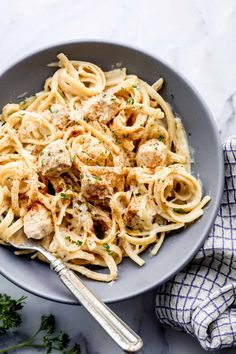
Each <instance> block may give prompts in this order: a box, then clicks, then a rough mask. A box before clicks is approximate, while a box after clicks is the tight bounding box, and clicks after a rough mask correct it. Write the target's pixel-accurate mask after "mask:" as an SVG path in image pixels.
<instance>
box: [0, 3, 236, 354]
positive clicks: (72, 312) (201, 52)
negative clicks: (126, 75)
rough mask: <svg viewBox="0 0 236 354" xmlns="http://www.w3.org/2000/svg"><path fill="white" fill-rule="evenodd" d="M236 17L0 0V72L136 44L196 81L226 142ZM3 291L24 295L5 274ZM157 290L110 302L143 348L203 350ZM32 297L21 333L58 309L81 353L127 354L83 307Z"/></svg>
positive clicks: (192, 9) (209, 6) (149, 353)
mask: <svg viewBox="0 0 236 354" xmlns="http://www.w3.org/2000/svg"><path fill="white" fill-rule="evenodd" d="M235 18H236V2H235V0H224V1H222V0H211V1H207V0H178V1H176V0H165V1H163V0H148V1H144V0H119V1H114V0H103V1H96V0H86V1H79V0H66V1H65V0H34V1H30V0H7V1H3V0H1V1H0V38H1V41H0V72H2V71H3V70H4V68H6V67H8V66H9V65H10V64H11V63H13V62H15V61H16V60H18V59H19V58H21V57H23V56H25V55H27V54H28V53H31V52H32V51H34V50H36V49H38V48H42V47H45V46H47V45H49V44H55V43H58V42H65V41H68V40H73V39H74V40H75V39H102V40H112V41H119V42H123V43H126V44H130V45H135V46H138V47H139V48H141V49H143V50H147V51H149V52H150V53H152V54H154V55H158V56H160V57H162V58H164V59H166V60H167V61H168V62H170V63H172V64H173V65H174V66H175V67H176V68H177V69H179V70H180V71H181V72H182V73H183V74H185V75H186V76H187V77H188V78H189V80H190V81H192V83H193V84H194V85H195V86H196V87H197V88H198V90H199V91H200V93H201V94H202V95H203V96H204V98H205V100H206V101H207V103H208V105H209V107H210V109H211V110H212V112H213V115H214V117H215V119H216V122H217V125H218V128H219V130H220V132H221V135H222V138H223V139H225V138H226V137H227V136H229V135H231V134H235V133H236V113H235V112H236V64H235V63H236V20H235ZM0 89H1V90H2V89H4V88H0ZM0 292H7V293H10V294H12V295H14V296H17V295H21V294H22V293H23V291H22V290H21V289H19V288H17V287H15V286H14V285H12V284H10V283H9V282H8V281H6V280H5V279H4V278H3V277H1V276H0ZM154 293H155V292H151V293H149V294H146V295H144V296H140V297H138V298H135V299H133V300H129V301H126V302H123V303H120V304H115V305H113V306H112V308H113V309H114V310H115V311H116V312H117V313H118V314H119V315H120V316H121V317H122V318H123V319H124V320H125V321H127V323H128V324H129V325H131V326H132V327H133V328H134V329H135V330H137V331H138V332H139V333H140V335H141V336H142V337H143V339H144V349H143V350H142V351H141V353H142V354H161V353H162V354H201V353H204V350H203V349H201V347H200V346H199V345H198V343H197V342H196V341H195V340H194V339H193V338H191V337H189V336H187V335H186V334H183V333H179V332H176V331H174V330H172V329H169V328H166V327H163V326H161V325H160V324H159V323H158V322H157V320H156V318H155V315H154V309H153V308H154ZM27 295H28V304H27V306H26V309H25V312H24V319H25V321H24V323H25V325H24V326H23V328H22V330H23V331H25V332H28V331H32V329H33V328H34V327H36V323H37V319H38V317H39V315H40V314H41V313H53V314H56V315H57V317H58V318H59V320H60V327H61V328H63V329H65V330H66V331H68V332H69V333H71V334H72V335H73V336H74V337H75V339H76V338H77V339H78V340H79V341H81V343H82V354H116V353H117V354H118V353H121V351H120V350H119V349H118V348H117V346H116V345H115V344H113V343H112V341H111V340H110V339H109V338H108V337H107V335H106V334H105V333H104V332H103V331H102V330H101V329H100V328H99V326H98V325H97V324H96V323H95V322H94V321H93V320H92V319H91V318H90V317H89V315H88V314H87V313H86V311H85V310H83V309H82V308H79V307H75V306H67V305H60V304H57V303H52V302H49V301H45V300H42V299H40V298H37V297H35V296H32V295H30V294H27ZM1 345H2V344H1V343H0V347H1ZM19 353H20V352H19ZM21 353H23V352H21ZM28 353H32V351H28ZM213 353H214V354H216V353H219V352H218V351H215V352H213ZM221 353H228V354H230V353H231V354H233V353H235V349H228V350H224V351H222V352H221Z"/></svg>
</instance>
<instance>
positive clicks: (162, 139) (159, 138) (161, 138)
mask: <svg viewBox="0 0 236 354" xmlns="http://www.w3.org/2000/svg"><path fill="white" fill-rule="evenodd" d="M164 139H165V137H164V136H163V135H159V137H158V140H159V141H161V142H162V143H163V141H164Z"/></svg>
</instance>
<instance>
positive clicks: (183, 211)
mask: <svg viewBox="0 0 236 354" xmlns="http://www.w3.org/2000/svg"><path fill="white" fill-rule="evenodd" d="M173 210H174V211H175V212H176V213H178V214H187V211H185V210H183V209H173Z"/></svg>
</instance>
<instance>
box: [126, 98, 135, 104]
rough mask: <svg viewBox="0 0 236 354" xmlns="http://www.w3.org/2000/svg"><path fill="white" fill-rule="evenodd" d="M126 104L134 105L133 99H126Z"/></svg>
mask: <svg viewBox="0 0 236 354" xmlns="http://www.w3.org/2000/svg"><path fill="white" fill-rule="evenodd" d="M126 102H127V103H129V104H134V99H133V97H129V98H127V100H126Z"/></svg>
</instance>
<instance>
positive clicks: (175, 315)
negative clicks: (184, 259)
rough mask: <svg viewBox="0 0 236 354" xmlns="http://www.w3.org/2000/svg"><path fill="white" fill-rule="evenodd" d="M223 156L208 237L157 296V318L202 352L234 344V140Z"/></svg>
mask: <svg viewBox="0 0 236 354" xmlns="http://www.w3.org/2000/svg"><path fill="white" fill-rule="evenodd" d="M224 158H225V187H224V194H223V200H222V204H221V207H220V210H219V212H218V215H217V217H216V220H215V224H214V225H213V227H212V230H211V233H210V235H209V237H208V239H207V240H206V242H205V244H204V245H203V247H202V248H201V249H200V251H199V252H198V254H197V255H196V257H195V258H194V260H193V261H192V262H191V263H190V264H189V265H188V266H187V267H186V268H185V269H184V270H183V271H181V272H180V273H179V274H177V275H176V276H175V277H174V278H173V279H172V280H170V281H168V282H167V283H166V284H164V285H162V286H161V287H160V288H159V289H158V292H157V297H156V314H157V317H158V319H159V320H160V321H161V322H162V323H165V324H168V325H171V326H172V327H175V328H178V329H182V330H185V331H186V332H187V333H190V334H192V335H193V336H195V337H196V338H197V339H198V341H199V342H200V344H201V345H202V347H203V348H204V349H206V350H210V349H219V348H224V347H230V346H233V345H236V137H233V138H231V139H230V140H228V141H227V142H226V143H225V144H224ZM212 173H214V171H212Z"/></svg>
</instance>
